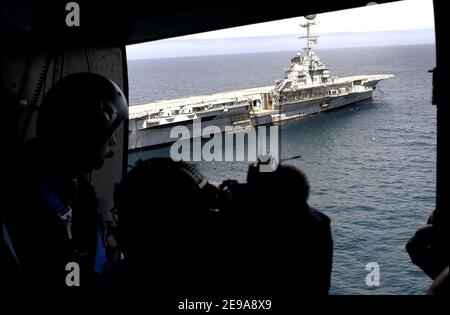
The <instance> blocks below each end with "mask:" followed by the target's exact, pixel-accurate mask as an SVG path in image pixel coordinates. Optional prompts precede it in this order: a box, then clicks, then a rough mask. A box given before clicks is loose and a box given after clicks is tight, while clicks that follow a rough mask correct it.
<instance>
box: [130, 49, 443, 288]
mask: <svg viewBox="0 0 450 315" xmlns="http://www.w3.org/2000/svg"><path fill="white" fill-rule="evenodd" d="M294 53H295V52H277V53H259V54H245V55H228V56H207V57H187V58H176V59H159V60H136V61H129V64H128V65H129V79H130V103H131V104H140V103H146V102H150V101H154V100H160V99H171V98H176V97H183V96H189V95H200V94H204V93H212V92H220V91H228V90H232V89H242V88H250V87H256V86H265V85H270V84H273V83H274V80H276V79H281V78H282V76H283V71H282V69H283V68H284V67H286V66H287V65H288V63H289V59H290V57H291V56H292V55H293V54H294ZM317 53H318V54H319V56H320V57H321V60H322V62H324V63H325V64H326V65H328V66H329V68H330V72H331V73H332V75H338V76H346V75H357V74H381V73H393V74H395V78H393V79H389V80H386V81H382V82H380V83H379V85H378V86H379V88H378V89H377V90H375V92H374V95H373V98H372V99H371V100H366V101H363V102H361V103H358V104H354V105H350V106H348V107H346V108H343V109H340V110H336V111H332V112H328V113H324V114H321V115H316V116H310V117H306V118H303V119H300V120H297V121H293V122H289V123H286V124H284V125H282V126H281V147H280V150H281V156H282V158H286V157H290V156H295V155H301V158H300V159H296V160H291V161H289V162H287V163H290V164H293V165H295V166H297V167H299V168H300V169H302V170H303V171H304V172H305V173H306V174H307V176H308V178H309V180H310V184H311V196H310V200H309V201H310V204H311V205H312V206H314V207H315V208H317V209H319V210H321V211H323V212H324V213H325V214H327V215H328V216H329V217H330V218H331V220H332V233H333V240H334V257H333V274H332V287H331V291H330V292H331V293H332V294H424V293H425V292H426V289H427V288H428V286H429V285H430V283H431V281H430V280H429V278H428V277H427V276H426V275H425V274H424V273H423V272H422V271H421V270H420V269H419V268H418V267H416V266H415V265H413V264H412V263H411V262H410V259H409V256H408V254H407V253H406V251H405V249H404V247H405V243H406V242H407V240H408V239H409V238H410V237H411V236H412V235H413V234H414V232H415V230H416V229H417V228H419V227H421V226H422V225H423V224H424V223H425V222H426V220H427V218H428V216H429V215H430V213H431V211H432V209H433V208H434V205H435V186H436V182H435V178H436V110H435V108H434V107H433V106H432V105H431V74H430V73H428V70H429V69H432V68H433V67H434V66H435V48H434V45H418V46H390V47H367V48H350V49H349V48H346V49H332V50H331V49H330V50H322V51H320V50H318V51H317ZM168 154H169V147H165V148H160V149H156V150H147V151H138V152H134V153H130V155H129V162H130V164H133V163H134V162H135V161H136V160H137V159H139V158H142V159H145V158H149V157H153V156H164V155H168ZM197 165H198V167H199V168H200V170H201V171H202V172H203V173H204V174H205V175H206V176H207V177H208V178H209V179H210V180H211V181H214V182H221V181H223V180H225V179H229V178H233V179H237V180H239V181H242V182H245V178H246V171H247V168H248V163H246V162H219V161H213V162H205V161H203V162H198V163H197ZM264 198H280V199H281V200H282V201H283V202H286V203H288V202H293V201H294V200H295V196H272V195H270V187H268V192H267V193H266V194H264ZM369 262H376V263H378V264H379V267H380V285H379V286H378V287H375V286H374V287H369V286H367V285H366V282H365V279H366V275H367V274H368V271H366V264H368V263H369Z"/></svg>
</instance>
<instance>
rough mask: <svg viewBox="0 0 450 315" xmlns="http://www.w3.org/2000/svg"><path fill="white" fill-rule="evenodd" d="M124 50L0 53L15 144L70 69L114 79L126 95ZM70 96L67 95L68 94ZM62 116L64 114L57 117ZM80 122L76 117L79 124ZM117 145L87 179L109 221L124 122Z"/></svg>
mask: <svg viewBox="0 0 450 315" xmlns="http://www.w3.org/2000/svg"><path fill="white" fill-rule="evenodd" d="M124 53H125V50H124V49H122V48H95V49H94V48H88V49H86V48H67V47H66V48H60V49H48V50H38V51H31V52H24V53H20V54H17V51H16V52H14V54H13V53H6V54H4V55H3V68H4V69H3V82H4V86H3V92H4V93H5V92H6V93H7V94H8V100H10V101H11V102H12V103H13V104H15V106H16V107H17V108H15V112H16V113H17V114H16V115H17V116H16V117H17V119H16V122H15V126H14V128H16V132H15V144H16V145H20V144H21V143H23V142H25V141H26V140H27V139H30V138H32V137H34V136H35V129H36V118H37V111H38V107H39V104H40V102H41V101H42V97H43V95H45V93H46V92H47V91H48V90H49V89H50V88H51V87H52V86H53V85H54V84H55V83H56V82H58V80H60V79H61V78H63V77H64V76H67V75H69V74H71V73H76V72H93V73H98V74H101V75H103V76H105V77H107V78H109V79H110V80H112V81H113V82H115V83H116V84H117V85H118V86H119V87H120V88H121V89H122V91H124V93H125V95H126V97H128V82H127V79H128V78H127V75H126V63H125V62H124V61H125V60H126V57H125V56H123V54H124ZM68 97H70V96H68ZM61 119H64V117H61ZM82 123H83V122H82V121H80V124H82ZM115 137H116V139H117V146H116V147H115V148H114V156H113V157H112V158H110V159H107V160H106V161H105V164H104V166H103V168H102V169H100V170H98V171H94V172H92V173H91V178H90V180H91V182H92V184H93V186H94V188H95V189H96V191H97V196H98V197H99V208H100V211H101V212H102V214H103V215H104V217H105V219H106V220H109V221H111V220H112V218H111V213H110V209H111V208H112V207H113V201H112V198H111V197H110V196H111V195H112V193H113V190H114V187H115V183H117V182H119V181H120V180H121V178H122V174H123V171H124V169H126V168H125V166H126V159H127V150H126V148H127V147H128V125H127V124H126V122H125V123H123V124H121V126H119V128H118V129H117V130H116V132H115Z"/></svg>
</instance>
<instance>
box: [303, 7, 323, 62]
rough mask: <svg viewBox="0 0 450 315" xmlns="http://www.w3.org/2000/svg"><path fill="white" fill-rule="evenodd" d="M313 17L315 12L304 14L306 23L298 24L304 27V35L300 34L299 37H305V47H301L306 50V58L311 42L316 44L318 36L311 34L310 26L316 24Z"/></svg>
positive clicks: (309, 53) (309, 52) (308, 54)
mask: <svg viewBox="0 0 450 315" xmlns="http://www.w3.org/2000/svg"><path fill="white" fill-rule="evenodd" d="M315 18H316V15H315V14H311V15H305V19H306V23H302V24H300V26H301V27H303V28H306V36H300V37H299V38H306V48H303V49H304V50H306V56H308V58H309V57H310V56H311V48H312V44H317V38H318V37H319V36H318V35H311V30H310V26H311V25H316V24H317V23H316V21H315V20H314V19H315Z"/></svg>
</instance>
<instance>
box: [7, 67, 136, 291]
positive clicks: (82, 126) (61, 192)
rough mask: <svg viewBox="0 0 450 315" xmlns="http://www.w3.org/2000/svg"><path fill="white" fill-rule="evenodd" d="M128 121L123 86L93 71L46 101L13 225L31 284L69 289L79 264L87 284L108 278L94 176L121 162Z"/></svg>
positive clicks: (22, 166) (18, 186) (26, 150)
mask: <svg viewBox="0 0 450 315" xmlns="http://www.w3.org/2000/svg"><path fill="white" fill-rule="evenodd" d="M127 115H128V106H127V102H126V99H125V97H124V95H123V93H122V91H121V90H120V88H119V87H118V86H117V85H116V84H114V83H113V82H112V81H110V80H109V79H107V78H105V77H103V76H100V75H97V74H93V73H76V74H72V75H69V76H66V77H64V78H63V79H61V80H60V81H59V82H57V83H56V84H55V85H54V86H53V87H52V88H51V89H50V90H49V91H48V93H47V94H46V95H45V96H44V98H43V100H42V104H41V106H40V108H39V112H38V117H37V126H36V138H33V139H30V140H29V141H27V142H26V143H25V144H24V146H23V148H22V150H21V152H20V153H19V156H20V157H21V159H20V160H19V161H18V162H17V167H16V168H17V176H16V181H15V183H14V186H15V187H14V188H15V196H14V203H13V205H12V206H11V207H10V209H9V211H8V212H7V215H6V220H5V221H6V222H5V226H6V230H7V234H8V238H9V242H8V243H9V249H10V250H11V251H12V252H14V257H15V259H16V263H17V265H18V266H19V270H20V273H21V275H22V276H23V277H22V278H21V280H22V281H24V284H26V285H37V286H40V287H42V286H46V285H49V286H65V285H66V281H65V280H66V276H67V274H68V273H69V271H71V270H73V269H70V270H69V271H68V270H66V266H67V264H68V263H69V262H75V263H78V266H79V272H80V275H79V276H80V282H82V283H80V285H88V284H93V282H92V281H94V279H95V275H96V274H101V272H102V268H103V267H104V262H105V256H104V247H103V243H102V224H101V223H102V221H101V217H100V215H99V214H98V212H97V197H96V194H95V191H94V189H93V187H92V186H91V184H90V183H89V181H88V178H87V177H88V175H89V174H90V172H91V171H93V170H95V169H99V168H101V167H102V166H103V162H104V160H105V159H107V158H109V157H111V156H113V151H112V150H113V147H114V146H115V145H116V139H115V137H114V135H113V133H114V132H115V130H116V129H117V127H118V126H119V125H120V123H121V122H122V121H123V120H124V119H125V118H126V117H127Z"/></svg>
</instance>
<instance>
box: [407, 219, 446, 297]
mask: <svg viewBox="0 0 450 315" xmlns="http://www.w3.org/2000/svg"><path fill="white" fill-rule="evenodd" d="M435 220H436V210H434V211H433V213H432V214H431V216H430V217H429V219H428V221H427V224H426V225H425V226H423V227H422V228H420V229H418V230H417V231H416V233H415V234H414V236H413V237H412V238H411V239H410V240H409V241H408V242H407V243H406V246H405V248H406V251H407V252H408V254H409V256H410V257H411V261H412V262H413V263H414V264H415V265H417V266H418V267H419V268H421V269H422V270H423V271H424V272H425V273H426V274H427V275H428V276H429V277H430V278H431V279H433V283H432V285H431V287H430V288H429V290H428V292H427V293H428V294H433V295H439V294H446V293H448V292H449V286H448V267H449V253H448V239H447V238H446V235H445V232H444V235H443V234H442V233H440V231H438V229H437V227H436V222H435Z"/></svg>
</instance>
